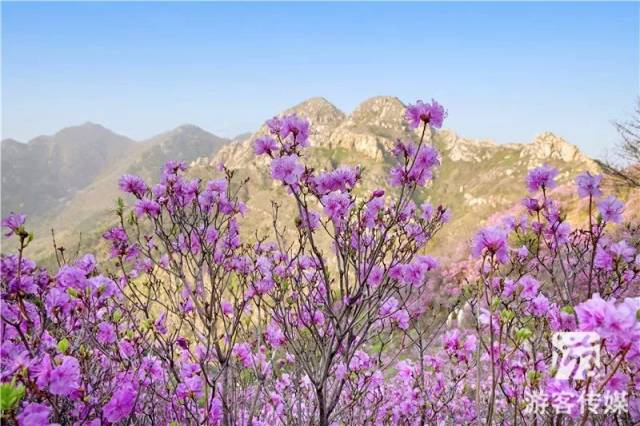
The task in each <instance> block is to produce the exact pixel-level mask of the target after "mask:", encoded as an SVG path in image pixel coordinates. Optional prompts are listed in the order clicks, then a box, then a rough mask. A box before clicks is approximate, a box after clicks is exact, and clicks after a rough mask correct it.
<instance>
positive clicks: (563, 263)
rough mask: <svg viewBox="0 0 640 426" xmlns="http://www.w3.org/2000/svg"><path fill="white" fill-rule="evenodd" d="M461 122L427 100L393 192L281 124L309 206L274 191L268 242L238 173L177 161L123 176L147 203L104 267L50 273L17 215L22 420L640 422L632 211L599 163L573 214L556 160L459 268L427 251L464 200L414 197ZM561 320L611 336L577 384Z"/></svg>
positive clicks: (88, 260) (10, 334)
mask: <svg viewBox="0 0 640 426" xmlns="http://www.w3.org/2000/svg"><path fill="white" fill-rule="evenodd" d="M445 117H446V112H445V110H444V108H442V106H440V105H439V104H438V103H437V102H435V101H432V103H423V102H421V101H419V102H417V103H416V104H415V105H411V106H409V107H408V108H407V112H406V118H407V121H408V125H409V127H410V128H413V129H416V134H417V135H419V138H418V139H417V141H413V140H407V141H401V140H399V141H397V143H396V144H395V146H394V148H393V155H394V157H395V159H396V164H395V165H394V166H393V167H392V168H391V170H390V177H389V184H390V186H392V187H395V188H396V189H397V192H396V195H395V196H393V197H390V196H387V194H385V191H384V190H383V189H376V190H374V191H372V192H369V193H364V194H363V193H362V192H361V191H357V188H358V186H359V184H360V181H361V170H360V169H359V168H358V167H345V166H341V167H338V168H336V169H334V170H325V171H316V170H313V169H311V168H309V167H307V166H305V162H304V155H305V148H306V147H307V146H308V145H309V135H310V131H311V130H310V126H309V123H308V122H307V121H306V120H304V119H303V118H301V117H298V116H296V115H292V116H285V117H276V118H273V119H272V120H269V121H268V122H267V127H268V129H269V133H268V134H266V135H263V136H261V137H259V138H257V139H256V141H255V152H256V154H257V155H264V156H267V157H269V159H270V172H271V176H272V177H273V179H274V180H275V181H277V182H279V184H281V185H282V186H283V187H284V188H285V189H286V190H287V192H288V196H289V199H290V202H291V203H292V204H293V205H294V206H295V207H296V211H297V217H296V218H295V221H294V224H295V227H294V231H293V232H285V230H284V225H287V224H288V225H290V224H291V223H290V221H283V219H282V218H280V217H279V216H278V207H277V206H276V205H274V210H273V214H274V220H273V230H272V232H271V235H270V236H269V237H268V238H263V237H259V236H254V237H249V238H247V237H245V236H244V235H241V233H240V226H239V223H240V219H241V216H242V215H243V214H244V212H245V210H246V207H245V205H244V204H243V203H242V202H241V201H240V200H239V199H238V196H237V194H238V191H239V190H240V189H241V187H242V183H236V181H235V180H234V172H233V171H231V170H227V169H225V168H224V167H222V168H221V172H222V174H223V176H224V177H222V178H220V179H214V180H210V181H208V182H202V181H201V180H198V179H189V178H188V177H187V174H186V172H187V170H186V166H185V164H183V163H179V162H169V163H167V164H166V166H165V168H164V171H163V173H162V176H161V179H160V182H159V183H157V184H155V185H153V186H149V185H147V183H145V182H144V181H143V180H142V179H141V178H139V177H137V176H132V175H125V176H123V177H122V178H121V180H120V188H121V189H122V191H124V192H125V193H127V194H129V195H128V197H130V198H131V199H132V200H134V201H133V208H132V209H131V210H128V209H127V208H125V203H124V201H122V200H120V201H119V203H118V208H117V215H118V218H119V224H118V226H116V227H114V228H112V229H109V230H107V231H106V232H105V233H104V235H103V237H104V239H105V241H107V242H108V244H109V256H110V259H109V261H107V262H105V263H102V264H100V265H98V263H97V261H96V259H95V258H94V256H92V255H85V256H83V257H80V258H79V259H77V260H75V261H66V259H64V258H62V259H60V261H61V262H60V263H61V266H60V268H59V269H58V271H57V272H56V273H55V274H52V273H49V272H48V271H46V270H43V269H41V268H38V267H37V266H36V264H35V263H34V262H32V261H30V260H28V259H27V258H25V257H24V250H25V248H26V247H27V246H28V244H29V243H30V242H31V240H32V239H33V236H32V235H31V234H29V233H28V232H27V230H26V228H25V221H26V218H25V216H24V215H17V214H12V215H10V216H9V217H8V218H6V219H5V220H4V221H3V226H4V227H5V228H6V229H7V234H6V235H7V236H15V238H17V239H18V240H19V249H18V251H17V253H15V254H3V255H2V261H1V274H2V277H1V278H2V289H1V291H2V294H1V296H2V298H1V303H2V305H1V308H2V324H1V329H0V332H1V333H2V346H1V348H0V350H1V352H0V354H1V355H2V360H1V361H0V367H1V373H0V374H1V379H2V384H1V385H0V391H1V394H0V403H1V407H0V408H1V409H2V416H3V421H6V422H8V423H9V424H14V423H17V424H19V425H40V424H75V425H80V424H82V425H84V424H91V425H102V424H131V423H135V424H210V425H219V424H223V425H245V424H247V425H249V424H251V425H267V424H269V425H274V424H318V425H323V426H324V425H329V424H466V423H486V424H493V423H498V424H518V423H521V424H528V423H530V422H532V421H533V419H534V417H535V418H536V419H537V420H539V421H541V422H544V423H549V424H551V423H552V422H555V424H564V423H567V422H569V421H577V422H580V423H582V424H585V423H586V422H592V423H594V422H595V423H606V422H610V423H612V424H613V423H617V424H626V423H628V422H631V421H638V420H640V395H639V389H640V383H639V382H638V368H639V367H640V322H639V320H638V315H639V312H640V311H639V310H640V298H637V297H636V298H632V297H631V296H633V295H637V294H638V287H639V285H640V256H639V255H638V254H637V251H638V245H639V244H640V243H639V241H638V237H639V233H638V225H637V224H636V225H632V224H626V225H624V226H622V225H620V226H617V227H612V226H611V224H612V223H613V224H617V223H620V222H621V220H622V213H623V210H624V205H623V204H622V203H621V202H620V201H619V200H617V199H616V198H614V197H612V196H609V197H603V195H602V191H601V190H600V184H601V177H600V176H595V175H591V174H588V173H585V174H582V175H580V176H578V178H577V180H576V183H577V192H578V195H579V196H580V197H581V198H585V199H587V200H588V224H587V227H586V228H572V227H571V225H570V224H569V223H567V221H566V219H565V214H564V213H563V211H562V207H561V206H560V204H559V202H558V201H556V200H554V199H553V198H552V196H551V192H550V190H551V189H552V188H554V186H555V177H556V175H557V171H556V170H555V169H553V168H552V167H550V166H546V165H545V166H542V167H540V168H537V169H534V170H532V171H531V172H530V173H529V175H528V177H527V179H526V187H527V189H528V191H529V193H530V194H529V196H528V197H527V198H525V199H524V200H523V206H524V208H526V214H525V215H523V216H522V217H518V218H516V217H506V218H505V219H504V221H503V224H502V225H500V226H497V227H488V228H484V229H481V230H480V231H479V232H478V234H477V236H476V237H475V238H474V240H473V242H472V244H471V247H470V249H471V254H472V256H473V257H472V259H471V260H470V261H469V262H466V263H465V265H464V269H461V267H460V268H457V266H456V265H454V267H453V268H452V269H450V270H449V272H447V271H444V270H442V269H441V268H440V266H439V262H438V261H437V260H436V259H435V258H433V257H431V256H429V255H427V254H424V251H425V247H426V245H427V243H428V242H429V241H430V239H431V238H432V237H433V236H434V235H435V234H436V233H437V232H438V231H439V230H440V229H441V228H442V226H444V225H445V224H446V222H447V221H448V217H449V211H448V210H447V209H446V208H445V207H443V206H436V207H434V206H432V205H431V204H429V203H424V204H422V205H420V206H417V205H416V204H415V202H414V199H416V195H417V194H418V192H419V191H422V190H423V189H422V188H423V187H424V186H425V185H426V184H427V183H428V182H429V181H430V180H431V179H433V178H434V170H435V168H436V167H437V166H438V165H439V162H440V159H439V154H438V152H437V150H436V149H435V147H434V146H433V145H432V144H431V141H432V140H433V134H434V132H435V129H436V128H440V127H441V126H442V123H443V120H444V118H445ZM356 194H362V195H358V196H356ZM456 269H458V272H456ZM451 271H453V272H451ZM451 289H454V291H452V292H449V290H451ZM625 297H626V298H625ZM559 331H565V332H575V331H582V332H594V333H597V337H599V339H601V340H599V342H598V345H599V346H598V347H597V348H596V350H595V351H592V353H591V355H592V356H595V352H597V353H598V355H601V361H602V365H601V369H600V370H601V371H600V375H593V374H590V375H588V377H586V378H584V379H583V380H579V378H576V377H575V371H572V372H571V373H572V375H570V377H566V378H564V379H563V378H559V377H558V376H559V375H558V372H559V371H560V370H563V371H564V369H565V368H564V367H565V364H566V363H564V364H563V363H562V361H561V362H560V363H559V364H558V363H555V364H554V358H555V355H554V345H555V344H556V341H555V340H554V339H555V337H554V336H557V335H556V334H554V333H555V332H559ZM592 335H593V334H588V336H592ZM580 367H583V366H582V365H580ZM597 398H604V399H606V400H604V399H603V400H598V399H597ZM612 401H613V402H615V404H613V403H612V404H608V403H609V402H612ZM596 402H599V403H600V405H602V406H604V405H606V404H608V405H607V407H608V408H607V410H608V411H606V410H604V411H603V410H600V411H598V410H597V407H596V405H595V403H596ZM611 407H613V408H611ZM552 408H553V409H554V410H555V411H553V410H552Z"/></svg>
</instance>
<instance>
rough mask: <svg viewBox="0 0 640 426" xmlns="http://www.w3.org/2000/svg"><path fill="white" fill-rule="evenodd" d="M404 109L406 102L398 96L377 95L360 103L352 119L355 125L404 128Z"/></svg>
mask: <svg viewBox="0 0 640 426" xmlns="http://www.w3.org/2000/svg"><path fill="white" fill-rule="evenodd" d="M404 109H405V106H404V104H403V103H402V102H401V101H400V99H398V98H396V97H393V96H376V97H374V98H370V99H367V100H366V101H364V102H362V103H361V104H360V105H358V107H357V108H356V109H355V110H354V111H353V113H352V114H351V117H350V121H351V122H352V123H353V124H355V125H363V126H374V127H380V128H397V129H403V128H404V127H405V124H404Z"/></svg>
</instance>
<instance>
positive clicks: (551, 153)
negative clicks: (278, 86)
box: [192, 97, 598, 257]
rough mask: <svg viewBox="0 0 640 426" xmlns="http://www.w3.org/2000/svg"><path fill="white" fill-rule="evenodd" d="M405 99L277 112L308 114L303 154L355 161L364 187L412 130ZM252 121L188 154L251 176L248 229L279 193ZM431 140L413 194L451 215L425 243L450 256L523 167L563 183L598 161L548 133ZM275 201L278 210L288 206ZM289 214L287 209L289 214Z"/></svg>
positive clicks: (321, 163) (444, 135)
mask: <svg viewBox="0 0 640 426" xmlns="http://www.w3.org/2000/svg"><path fill="white" fill-rule="evenodd" d="M404 108H405V106H404V105H403V104H402V102H401V101H399V100H398V99H397V98H393V97H377V98H372V99H369V100H366V101H365V102H363V103H362V104H360V105H359V106H358V107H357V108H356V109H355V110H354V111H353V113H352V114H351V115H349V116H348V117H347V116H345V115H344V114H343V113H342V112H340V111H339V110H338V109H337V108H335V107H334V106H333V105H331V104H330V103H329V102H328V101H326V100H324V99H321V98H314V99H310V100H308V101H306V102H303V103H301V104H299V105H297V106H295V107H293V108H291V109H289V110H287V111H285V112H283V113H286V114H289V113H294V112H295V113H297V114H299V115H302V116H305V117H307V118H309V120H310V121H311V123H312V127H313V128H314V129H315V132H314V134H313V136H312V138H311V148H310V149H308V150H307V152H306V153H305V156H306V161H307V163H308V164H310V165H312V166H313V167H314V168H317V169H331V168H333V167H335V166H336V165H337V164H352V165H355V164H359V165H361V166H362V167H363V168H364V172H363V178H364V187H365V188H368V189H372V188H375V187H383V188H385V189H386V190H387V193H392V192H393V189H392V188H390V187H389V186H388V185H387V184H386V182H387V181H386V177H387V172H388V169H389V167H391V165H392V162H393V159H392V158H390V155H389V147H390V146H391V145H392V144H393V142H394V141H395V139H396V138H408V137H416V135H412V132H411V131H410V130H409V129H408V127H407V126H406V125H405V123H404V119H403V116H404ZM265 132H266V129H265V128H264V127H263V128H261V129H259V130H258V131H257V132H256V133H255V134H254V135H253V136H252V137H250V138H248V139H247V140H245V141H242V142H237V143H233V144H229V145H228V146H225V147H224V148H223V149H221V150H220V151H219V152H218V154H217V155H215V156H213V157H211V158H208V159H204V158H200V159H198V160H197V161H195V162H194V163H193V164H192V166H193V173H195V174H196V175H198V176H201V177H206V176H210V175H212V174H215V173H216V172H215V166H216V165H217V164H219V163H220V162H224V163H225V165H227V167H230V168H234V169H238V171H239V175H240V176H241V177H248V178H249V179H250V180H249V182H248V184H247V185H246V188H245V190H244V191H243V192H242V196H243V198H244V199H245V200H246V201H247V203H248V205H249V213H248V214H247V217H246V222H247V224H250V227H251V229H252V230H253V229H258V230H259V231H262V232H266V231H267V229H268V227H270V226H271V200H272V199H274V200H275V201H278V202H279V203H280V204H284V203H282V201H283V200H284V199H285V197H286V194H285V193H284V191H283V190H282V188H281V187H280V186H278V185H277V184H275V183H274V182H273V181H272V179H271V177H270V176H269V165H268V159H267V158H265V157H261V158H256V156H255V155H254V153H253V141H254V140H255V138H256V137H257V136H260V135H261V134H264V133H265ZM432 143H433V144H434V145H435V146H436V147H437V148H438V150H439V151H440V153H441V155H442V165H441V166H440V167H439V168H438V169H437V171H436V177H435V180H434V181H433V183H432V184H430V185H429V186H428V187H427V188H425V189H422V190H420V191H419V192H418V194H417V195H416V199H415V201H416V203H421V202H423V201H424V200H430V201H431V202H432V203H434V204H443V205H445V206H448V207H450V208H451V210H452V220H451V223H450V224H449V226H447V227H445V228H444V229H443V231H442V233H441V234H440V235H439V236H438V238H437V239H436V240H435V241H434V246H433V247H432V249H433V250H434V251H435V252H436V253H442V252H443V248H445V247H446V248H447V254H448V255H449V256H454V257H455V256H461V255H463V250H464V249H465V245H464V244H461V243H460V242H463V243H464V241H465V240H466V239H468V238H470V237H471V236H472V234H473V232H474V231H475V230H476V229H477V228H478V226H480V224H481V223H482V222H483V221H485V220H486V219H488V218H489V217H490V216H491V215H492V214H493V213H495V212H496V211H497V210H500V209H504V208H508V207H511V206H513V205H514V204H517V203H518V202H519V200H520V199H521V198H522V197H523V196H524V195H525V192H524V191H525V190H524V185H523V182H524V177H525V175H526V173H527V171H528V170H529V169H530V168H532V167H535V166H538V165H540V164H543V163H548V164H551V165H553V166H555V167H557V168H558V169H559V170H560V174H559V176H558V181H559V183H560V184H561V185H562V184H566V183H568V182H570V181H572V180H573V178H574V177H575V175H577V174H578V173H580V172H581V171H584V170H590V171H594V172H595V171H597V170H598V166H597V164H596V163H595V162H594V161H592V160H591V159H589V158H588V157H586V156H585V155H583V154H582V153H581V152H580V151H579V150H578V148H576V147H575V146H574V145H571V144H569V143H567V142H566V141H565V140H563V139H562V138H560V137H558V136H556V135H554V134H552V133H542V134H540V135H538V136H537V137H536V138H535V139H534V140H533V141H531V142H530V143H514V144H502V145H500V144H495V143H492V142H490V141H477V140H471V139H466V138H463V137H460V136H458V135H457V134H456V133H454V132H453V131H451V130H443V131H440V132H438V133H437V134H436V136H435V138H434V140H433V141H432ZM286 207H287V206H286V204H285V205H284V206H283V207H282V209H283V210H282V214H281V217H291V222H290V225H292V224H293V217H294V216H293V212H292V211H289V210H286ZM288 215H289V216H288Z"/></svg>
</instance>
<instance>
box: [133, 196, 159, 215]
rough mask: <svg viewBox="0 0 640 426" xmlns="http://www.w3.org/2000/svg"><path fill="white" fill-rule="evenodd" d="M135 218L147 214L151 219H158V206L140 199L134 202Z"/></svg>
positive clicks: (155, 203)
mask: <svg viewBox="0 0 640 426" xmlns="http://www.w3.org/2000/svg"><path fill="white" fill-rule="evenodd" d="M134 210H135V213H136V216H138V217H140V216H142V215H145V214H148V215H149V216H151V217H158V216H159V215H160V204H158V203H157V202H155V201H153V200H148V199H142V200H138V201H136V206H135V209H134Z"/></svg>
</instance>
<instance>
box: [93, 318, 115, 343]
mask: <svg viewBox="0 0 640 426" xmlns="http://www.w3.org/2000/svg"><path fill="white" fill-rule="evenodd" d="M116 338H117V336H116V329H115V327H114V326H113V324H111V323H109V322H101V323H100V324H98V332H97V333H96V339H98V342H100V343H102V344H103V345H107V344H110V343H115V341H116Z"/></svg>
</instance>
